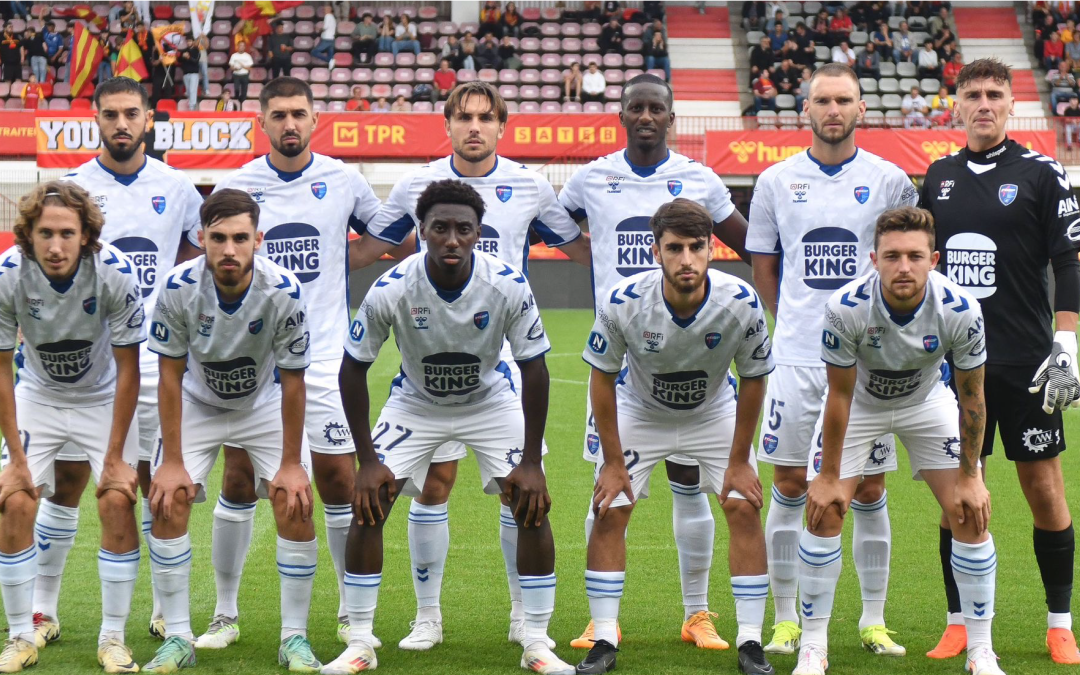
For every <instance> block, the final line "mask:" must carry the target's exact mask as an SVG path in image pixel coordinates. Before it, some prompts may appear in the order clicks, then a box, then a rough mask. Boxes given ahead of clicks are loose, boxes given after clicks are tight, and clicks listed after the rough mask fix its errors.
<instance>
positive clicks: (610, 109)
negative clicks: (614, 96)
mask: <svg viewBox="0 0 1080 675" xmlns="http://www.w3.org/2000/svg"><path fill="white" fill-rule="evenodd" d="M603 112H606V113H615V114H616V115H618V114H619V113H620V112H622V104H621V103H619V102H618V101H615V102H613V103H606V104H604V110H603Z"/></svg>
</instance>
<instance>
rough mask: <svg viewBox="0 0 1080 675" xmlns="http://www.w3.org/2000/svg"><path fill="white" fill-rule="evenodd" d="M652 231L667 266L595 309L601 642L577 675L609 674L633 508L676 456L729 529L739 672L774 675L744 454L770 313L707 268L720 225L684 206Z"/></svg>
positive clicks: (670, 209) (595, 540) (594, 600)
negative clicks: (696, 473)
mask: <svg viewBox="0 0 1080 675" xmlns="http://www.w3.org/2000/svg"><path fill="white" fill-rule="evenodd" d="M649 227H650V229H651V230H652V233H653V243H652V252H653V259H654V260H656V261H657V262H659V264H660V269H655V270H650V271H648V272H642V273H640V274H635V275H634V276H632V277H630V278H629V279H626V280H625V281H622V282H620V283H619V284H616V285H615V287H614V288H613V289H612V290H611V293H610V297H609V298H608V299H607V302H606V303H605V304H604V305H603V306H602V307H597V310H596V315H597V316H596V323H594V324H593V330H592V333H591V334H590V335H589V340H588V344H587V345H586V349H585V352H584V354H583V358H584V359H585V361H586V362H587V363H588V364H589V365H591V366H592V376H591V378H590V379H591V386H590V387H589V391H590V395H591V397H592V399H593V418H594V420H595V424H596V428H597V430H598V431H599V432H600V440H601V443H600V445H601V447H602V448H603V453H604V456H603V458H602V461H598V462H597V465H596V488H595V489H594V490H593V505H594V507H595V508H597V509H598V511H597V517H596V521H595V522H594V524H593V531H592V536H591V537H590V538H589V551H588V569H587V570H586V572H585V590H586V594H587V595H588V596H589V608H590V610H591V613H592V622H593V627H594V634H595V644H594V645H593V647H592V649H591V650H590V651H589V655H588V656H587V657H585V660H584V661H582V662H581V663H580V664H579V665H578V667H577V672H578V673H606V672H608V671H609V670H613V669H614V668H615V653H616V652H617V651H618V650H617V649H616V645H617V644H618V642H619V640H618V630H617V621H618V615H619V600H620V599H621V597H622V591H623V582H624V580H625V577H626V528H627V526H628V525H629V524H630V514H631V512H632V510H633V508H634V502H635V499H641V498H643V497H647V496H648V494H649V475H650V474H651V473H652V470H653V468H654V467H655V466H656V464H657V463H658V462H660V461H661V460H662V459H664V458H665V457H667V456H669V455H671V454H674V453H676V452H679V453H682V454H684V455H686V456H688V457H693V458H695V459H696V460H697V461H698V465H699V466H700V467H701V470H702V472H703V473H704V480H703V481H702V486H701V489H702V490H703V491H705V492H714V493H716V494H717V496H718V497H719V499H720V503H721V505H722V507H723V509H724V516H725V517H726V519H727V523H728V529H729V530H730V534H731V536H730V545H729V547H728V560H729V564H730V568H731V592H732V595H734V596H735V616H736V618H737V620H738V622H739V636H738V638H737V640H736V646H737V647H738V650H739V669H740V670H741V671H742V672H744V673H752V674H754V675H772V673H774V672H775V671H774V670H773V667H772V666H771V665H770V664H769V662H768V660H766V658H765V654H764V652H763V651H762V648H761V624H762V622H763V621H764V620H765V600H766V597H767V596H768V593H769V576H768V573H767V569H766V562H765V535H764V533H763V532H762V529H761V506H762V494H761V492H762V490H761V482H760V481H759V480H758V477H757V465H756V462H755V461H754V459H753V456H752V455H751V453H750V450H751V444H752V443H753V438H754V428H755V427H756V426H757V421H758V415H759V413H760V412H761V402H762V399H763V398H764V397H765V379H764V378H765V375H767V374H768V373H769V372H770V371H771V370H772V368H773V365H772V356H771V349H772V348H771V346H770V345H769V333H768V331H767V330H766V328H765V312H764V310H763V309H762V308H761V303H760V302H759V301H758V297H757V295H756V294H755V293H754V292H753V291H751V290H749V289H748V288H747V287H746V286H745V285H743V284H742V283H741V282H740V281H739V280H738V279H736V278H735V277H732V276H730V275H727V274H723V273H722V272H718V271H715V270H710V269H709V259H710V258H711V257H712V228H713V219H712V216H711V214H710V213H709V212H708V211H707V210H705V208H704V207H703V206H701V205H700V204H697V203H695V202H692V201H689V200H687V199H676V200H675V201H674V202H670V203H668V204H664V205H663V206H661V207H660V208H659V210H657V212H656V215H654V216H653V217H652V219H651V220H650V221H649ZM642 336H644V337H642ZM717 347H719V349H717ZM624 359H625V369H624ZM733 359H734V362H735V365H736V367H737V368H738V371H739V376H740V379H741V384H742V391H741V392H740V394H741V395H740V396H739V400H738V403H737V404H736V403H735V401H733V400H732V397H731V394H730V389H731V387H730V383H729V381H728V367H729V366H730V364H731V363H732V360H733ZM616 390H617V391H616Z"/></svg>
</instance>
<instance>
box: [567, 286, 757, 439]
mask: <svg viewBox="0 0 1080 675" xmlns="http://www.w3.org/2000/svg"><path fill="white" fill-rule="evenodd" d="M663 278H664V277H663V272H662V271H661V270H658V269H657V270H650V271H648V272H642V273H640V274H636V275H634V276H632V277H630V278H629V279H626V280H625V281H623V282H621V283H619V284H618V285H616V286H615V287H614V288H612V289H611V291H610V292H609V293H608V297H607V298H606V299H605V302H604V304H603V305H602V306H600V307H597V310H596V321H595V323H594V324H593V328H592V333H590V334H589V339H588V342H587V343H586V345H585V351H584V353H583V354H582V358H584V359H585V362H586V363H588V364H589V365H591V366H593V367H594V368H597V369H599V370H602V371H604V372H606V373H620V377H619V379H618V384H619V385H620V386H619V387H618V389H617V390H616V391H617V393H618V405H619V412H620V413H621V414H626V415H630V416H631V417H636V418H638V419H643V420H646V421H649V420H654V419H659V420H670V418H671V417H672V416H674V417H692V416H695V415H702V414H715V413H716V407H717V406H723V405H727V404H730V403H732V402H733V401H734V392H735V386H734V382H733V381H731V380H730V379H729V378H730V377H731V375H730V374H729V373H728V367H729V366H730V365H731V363H732V361H734V363H735V367H736V369H737V370H738V372H739V376H740V377H762V376H764V375H767V374H769V373H770V372H771V371H772V369H773V363H772V354H771V352H772V348H771V345H770V344H769V332H768V330H767V328H766V326H765V312H764V310H763V308H762V306H761V301H760V300H759V299H758V296H757V294H756V293H754V290H753V289H752V288H751V287H750V286H749V285H748V284H746V283H744V282H742V281H741V280H739V279H737V278H736V277H733V276H731V275H730V274H724V273H723V272H720V271H717V270H709V276H708V281H707V282H706V283H707V287H706V289H705V300H704V302H702V304H701V307H699V308H698V311H697V313H695V314H694V316H692V317H689V318H687V319H680V318H678V317H676V316H675V315H674V314H672V313H671V309H670V306H669V305H668V303H667V301H666V300H665V299H664V293H663ZM624 357H625V359H626V367H625V370H624V369H623V368H624V366H623V363H624Z"/></svg>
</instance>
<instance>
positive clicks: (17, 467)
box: [0, 349, 36, 511]
mask: <svg viewBox="0 0 1080 675" xmlns="http://www.w3.org/2000/svg"><path fill="white" fill-rule="evenodd" d="M14 357H15V350H13V349H7V350H4V351H0V433H3V435H4V445H5V446H6V447H7V451H8V460H7V465H6V466H5V467H4V470H3V471H0V511H2V510H3V508H4V504H5V503H6V502H7V498H8V497H10V496H11V495H13V494H15V493H16V492H28V493H29V494H31V495H36V490H35V488H34V479H33V477H32V476H31V475H30V469H29V467H28V466H27V464H26V449H25V448H24V447H23V444H22V435H21V434H20V433H19V429H18V423H17V422H16V421H15V375H14V370H13V368H12V361H13V360H14Z"/></svg>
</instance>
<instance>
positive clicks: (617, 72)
mask: <svg viewBox="0 0 1080 675" xmlns="http://www.w3.org/2000/svg"><path fill="white" fill-rule="evenodd" d="M625 81H626V80H625V79H624V78H623V71H622V69H620V68H610V69H608V70H605V71H604V82H607V83H608V84H622V83H623V82H625Z"/></svg>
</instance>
